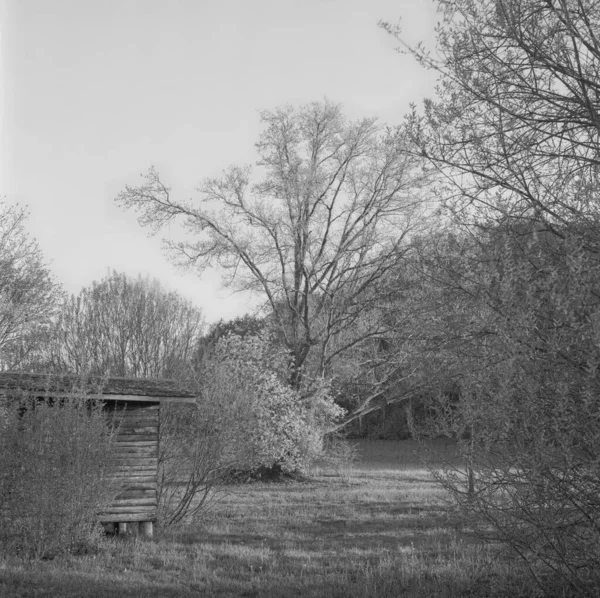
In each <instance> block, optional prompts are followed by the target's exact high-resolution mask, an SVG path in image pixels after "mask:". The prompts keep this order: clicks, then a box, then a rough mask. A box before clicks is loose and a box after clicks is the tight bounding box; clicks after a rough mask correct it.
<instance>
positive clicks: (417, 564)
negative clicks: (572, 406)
mask: <svg viewBox="0 0 600 598" xmlns="http://www.w3.org/2000/svg"><path fill="white" fill-rule="evenodd" d="M357 447H358V451H359V460H358V462H357V464H356V466H355V467H354V469H352V470H346V471H342V472H340V470H339V468H332V467H330V466H329V465H327V464H325V465H323V466H322V467H320V468H319V467H317V468H315V470H313V471H312V472H311V478H310V480H309V481H307V482H293V483H281V484H253V485H249V486H242V487H235V488H232V489H231V492H230V493H228V494H227V495H226V496H225V497H224V498H223V500H221V501H220V502H219V503H218V504H217V505H216V506H215V507H214V509H213V510H212V511H211V512H210V513H209V514H208V516H207V517H205V518H204V519H203V520H202V521H201V522H199V523H197V524H190V525H181V526H179V527H177V528H171V529H165V530H157V534H156V538H155V540H154V541H152V542H143V541H140V540H137V539H135V538H134V539H125V540H123V539H115V540H108V541H107V544H106V547H105V549H104V550H102V551H101V552H100V553H99V554H97V555H87V556H80V557H69V556H61V557H59V558H56V559H54V560H52V561H36V562H31V561H23V560H19V559H17V558H14V557H4V558H0V596H3V597H25V596H27V597H29V596H36V597H41V596H59V597H80V596H90V597H92V596H96V597H100V596H102V597H104V596H105V597H107V598H108V597H113V596H123V597H144V598H146V597H170V596H173V597H175V596H178V597H179V596H245V597H252V596H255V597H259V596H266V597H269V596H271V597H284V596H303V597H305V596H315V597H318V596H326V597H327V598H335V597H340V598H342V597H343V598H347V597H364V598H367V597H368V598H371V597H378V596H381V597H397V596H409V597H410V596H472V597H483V596H498V597H500V596H536V595H538V593H537V590H536V589H535V587H534V586H532V585H531V584H530V582H529V581H528V580H527V577H526V576H525V574H524V572H523V570H522V569H521V566H520V563H519V562H518V561H514V560H511V559H509V558H508V557H507V556H502V555H501V554H500V552H499V550H498V549H497V548H496V547H493V546H489V545H482V544H480V543H479V541H478V540H476V539H475V538H474V537H472V536H471V535H470V533H469V531H470V530H469V529H468V528H465V527H464V526H462V525H461V524H460V523H459V520H458V519H456V518H455V517H454V516H453V514H452V511H451V510H450V509H449V508H448V506H447V505H446V504H445V502H444V498H445V497H444V496H443V493H442V491H441V490H440V489H439V488H438V487H437V486H436V485H435V484H434V483H433V481H432V479H431V477H430V475H429V473H428V472H427V470H426V469H425V468H424V467H422V466H421V464H420V462H419V460H418V458H417V457H416V456H415V455H414V452H413V451H414V449H415V448H416V445H415V444H414V443H412V442H385V441H373V442H361V443H359V444H358V445H357ZM448 450H452V447H451V446H449V447H448ZM336 469H337V470H336Z"/></svg>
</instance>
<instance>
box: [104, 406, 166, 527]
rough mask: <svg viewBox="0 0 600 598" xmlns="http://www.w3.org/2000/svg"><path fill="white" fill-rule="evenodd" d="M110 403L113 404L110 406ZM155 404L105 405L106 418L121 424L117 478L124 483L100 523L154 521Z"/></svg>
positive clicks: (155, 503) (156, 426) (156, 438)
mask: <svg viewBox="0 0 600 598" xmlns="http://www.w3.org/2000/svg"><path fill="white" fill-rule="evenodd" d="M111 403H112V404H111ZM159 405H160V404H159V403H157V402H137V401H136V402H120V401H114V402H112V401H110V402H107V405H106V408H107V412H108V413H107V415H109V417H112V416H113V415H114V416H115V418H116V421H117V422H120V428H119V432H118V435H117V460H118V470H117V474H116V475H117V478H118V480H119V482H122V483H123V488H124V490H123V492H122V493H121V494H119V496H118V497H117V498H116V500H115V501H114V502H113V504H112V505H111V507H110V509H109V510H108V511H107V512H106V513H102V514H101V516H100V520H101V521H103V522H114V523H117V522H124V521H155V520H156V510H157V500H156V479H157V467H158V413H159Z"/></svg>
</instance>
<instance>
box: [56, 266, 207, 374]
mask: <svg viewBox="0 0 600 598" xmlns="http://www.w3.org/2000/svg"><path fill="white" fill-rule="evenodd" d="M203 328H204V318H203V316H202V312H201V311H200V309H199V308H197V307H195V306H194V305H192V304H191V303H190V302H189V301H186V300H185V299H184V298H183V297H181V296H180V295H178V294H177V293H174V292H169V291H167V290H165V289H164V288H163V287H161V285H160V284H159V283H158V282H157V281H152V280H149V279H144V278H137V279H132V278H129V277H127V276H126V275H125V274H120V273H117V272H113V273H112V274H110V275H109V276H107V277H106V278H104V279H103V280H101V281H100V282H96V283H93V284H92V285H91V287H88V288H84V289H83V290H82V291H81V292H80V293H79V295H77V296H71V297H70V298H68V300H66V301H65V302H64V304H63V306H62V309H61V311H60V313H59V317H58V318H57V321H56V325H55V329H54V334H53V339H52V341H51V344H50V347H49V354H48V356H47V359H48V360H49V362H50V364H51V365H52V367H53V368H54V369H57V370H59V371H69V372H73V373H77V374H79V373H97V374H100V375H105V374H107V373H110V374H111V375H113V376H141V377H167V378H168V377H178V376H182V375H185V374H186V373H189V371H188V370H189V368H190V366H191V362H192V359H193V356H194V352H195V351H197V343H198V341H199V339H200V337H201V334H202V332H203Z"/></svg>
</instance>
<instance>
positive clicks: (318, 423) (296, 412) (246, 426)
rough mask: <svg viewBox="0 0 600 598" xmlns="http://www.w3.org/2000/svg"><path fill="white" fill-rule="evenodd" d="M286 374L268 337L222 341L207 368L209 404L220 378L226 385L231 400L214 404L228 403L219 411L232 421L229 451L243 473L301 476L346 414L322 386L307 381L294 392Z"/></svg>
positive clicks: (281, 358) (283, 359)
mask: <svg viewBox="0 0 600 598" xmlns="http://www.w3.org/2000/svg"><path fill="white" fill-rule="evenodd" d="M287 373H288V366H287V355H286V354H285V353H284V352H283V351H278V350H277V349H276V348H274V346H273V343H271V342H269V338H268V335H267V334H266V333H261V334H260V335H257V336H246V337H243V338H242V337H240V336H236V335H228V336H226V337H223V338H221V339H220V340H219V341H218V343H217V346H216V348H215V351H214V354H213V356H212V357H211V359H210V360H209V362H208V363H207V364H206V371H205V379H206V383H205V392H206V394H211V396H212V398H213V400H215V398H216V397H215V393H210V389H211V388H212V386H214V385H215V384H216V383H217V382H218V381H219V380H220V379H222V378H223V377H226V378H227V379H228V381H229V388H230V392H229V393H228V395H229V396H228V397H221V398H220V399H219V398H216V400H220V401H223V402H224V403H227V404H223V409H226V410H227V411H229V412H230V413H231V414H232V415H234V418H232V420H230V422H231V425H232V426H234V427H235V428H236V431H237V433H236V435H235V437H236V439H237V442H236V446H235V448H234V449H233V450H234V451H241V452H242V453H243V455H244V457H243V458H242V459H239V460H238V462H239V463H240V464H243V467H245V468H247V469H257V468H261V467H265V468H271V467H273V466H276V467H277V468H279V469H280V470H281V471H283V472H286V473H290V472H301V471H303V470H305V469H306V467H307V466H308V464H309V463H310V461H311V460H313V459H314V458H316V457H318V456H319V455H320V454H321V451H322V439H323V435H324V433H325V431H326V430H327V429H328V427H329V426H330V425H331V424H332V423H333V422H334V421H335V420H336V419H337V418H339V417H340V416H341V415H343V413H344V410H343V409H342V408H340V407H338V406H337V405H336V404H335V403H334V402H333V399H332V398H331V397H330V395H329V388H328V385H327V384H326V383H325V382H324V381H322V380H310V381H307V382H305V383H304V385H303V387H302V388H301V389H299V390H295V389H293V388H292V387H291V386H290V385H289V384H288V383H287V381H286V378H287ZM232 382H234V383H233V384H232ZM231 390H233V392H231ZM233 420H235V421H233Z"/></svg>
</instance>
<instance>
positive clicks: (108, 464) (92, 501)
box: [0, 398, 118, 558]
mask: <svg viewBox="0 0 600 598" xmlns="http://www.w3.org/2000/svg"><path fill="white" fill-rule="evenodd" d="M3 412H4V417H3V418H2V420H0V454H1V455H2V459H0V550H4V551H6V552H8V553H15V554H21V555H24V556H30V557H34V558H51V557H53V556H55V555H57V554H59V553H61V552H86V551H88V550H90V549H93V548H94V546H95V544H96V542H97V541H98V540H99V538H100V531H101V528H100V527H99V524H98V523H97V514H98V512H100V511H102V509H103V508H105V507H106V506H108V505H109V504H110V503H111V501H112V500H113V499H114V497H115V496H116V494H118V487H117V485H116V482H115V481H114V478H113V477H112V476H111V470H112V468H113V466H114V459H115V457H114V451H113V444H114V431H113V430H112V429H111V427H110V426H108V425H107V420H106V414H105V413H104V412H103V410H102V404H101V402H99V401H90V400H83V399H79V398H69V399H61V400H58V401H52V400H50V399H48V398H46V399H45V400H41V401H40V400H37V399H32V398H21V399H13V400H10V399H9V400H5V401H4V406H3Z"/></svg>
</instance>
